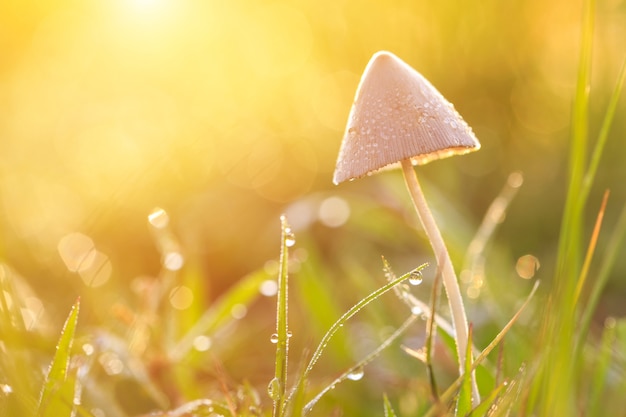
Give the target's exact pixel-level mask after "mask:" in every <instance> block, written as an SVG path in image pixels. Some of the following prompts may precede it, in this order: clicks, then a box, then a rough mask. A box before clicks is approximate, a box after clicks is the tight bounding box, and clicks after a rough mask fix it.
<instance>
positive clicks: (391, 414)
mask: <svg viewBox="0 0 626 417" xmlns="http://www.w3.org/2000/svg"><path fill="white" fill-rule="evenodd" d="M383 404H384V410H385V414H384V416H385V417H396V413H395V411H393V407H392V406H391V403H390V402H389V397H387V394H383Z"/></svg>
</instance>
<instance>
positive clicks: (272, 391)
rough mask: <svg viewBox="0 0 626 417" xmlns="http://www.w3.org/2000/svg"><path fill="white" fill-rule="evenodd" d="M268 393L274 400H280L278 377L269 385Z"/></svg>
mask: <svg viewBox="0 0 626 417" xmlns="http://www.w3.org/2000/svg"><path fill="white" fill-rule="evenodd" d="M267 394H268V395H269V396H270V398H271V399H272V400H274V401H278V400H280V381H279V380H278V378H273V379H272V380H271V381H270V383H269V385H268V386H267Z"/></svg>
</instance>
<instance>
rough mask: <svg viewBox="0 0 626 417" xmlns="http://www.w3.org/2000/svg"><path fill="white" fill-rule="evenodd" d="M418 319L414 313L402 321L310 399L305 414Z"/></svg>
mask: <svg viewBox="0 0 626 417" xmlns="http://www.w3.org/2000/svg"><path fill="white" fill-rule="evenodd" d="M417 319H418V316H416V315H412V316H409V318H407V319H406V320H405V321H404V323H402V325H401V326H400V327H398V328H397V329H396V331H394V332H393V333H392V334H391V335H390V336H389V337H388V338H386V339H385V340H384V341H383V343H381V344H380V345H379V346H378V347H377V348H376V349H374V350H373V351H372V352H370V353H369V354H368V355H367V356H366V357H365V358H363V359H361V360H360V361H358V362H357V363H356V364H355V365H354V366H352V367H350V369H348V370H347V371H345V372H344V373H343V374H341V375H340V376H339V377H337V378H335V380H334V381H333V382H331V383H330V384H328V385H327V386H326V387H325V388H324V389H323V390H322V391H321V392H320V393H319V394H317V395H316V396H315V397H314V398H313V399H312V400H311V401H309V402H308V403H307V405H306V406H305V407H304V413H303V414H305V415H306V414H307V413H309V412H310V411H311V410H312V409H313V407H314V406H315V404H316V403H317V402H318V401H319V400H320V399H321V398H322V397H323V396H324V395H325V394H326V393H328V392H329V391H331V390H332V389H333V388H335V387H336V386H337V384H339V383H341V382H343V381H345V380H346V379H350V376H351V375H355V374H357V373H361V375H362V372H363V368H364V367H365V366H366V365H367V364H368V363H370V362H372V361H373V360H374V359H376V358H377V357H378V355H380V353H381V352H382V351H383V350H385V349H386V348H387V347H389V346H390V345H391V344H392V343H393V342H395V341H396V340H397V339H398V338H399V337H400V336H402V335H403V334H404V332H405V331H406V330H407V329H408V328H409V327H410V326H411V325H412V324H413V323H415V321H416V320H417Z"/></svg>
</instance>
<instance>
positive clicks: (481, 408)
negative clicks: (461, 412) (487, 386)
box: [468, 382, 507, 417]
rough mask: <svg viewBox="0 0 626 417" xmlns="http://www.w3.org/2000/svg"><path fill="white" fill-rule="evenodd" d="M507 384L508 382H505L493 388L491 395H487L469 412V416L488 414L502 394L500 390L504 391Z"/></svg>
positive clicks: (478, 416)
mask: <svg viewBox="0 0 626 417" xmlns="http://www.w3.org/2000/svg"><path fill="white" fill-rule="evenodd" d="M506 386H507V383H506V382H503V383H501V384H500V385H498V386H497V387H496V388H495V389H493V390H492V391H491V392H490V393H489V395H487V397H486V398H484V399H483V400H482V402H481V403H480V404H479V405H478V406H477V407H476V408H474V409H473V410H472V411H471V412H470V413H469V414H468V417H470V416H471V417H482V416H486V415H487V414H488V411H489V409H490V408H491V406H492V405H493V404H494V403H495V402H496V399H497V398H498V395H500V392H502V389H503V388H504V387H506Z"/></svg>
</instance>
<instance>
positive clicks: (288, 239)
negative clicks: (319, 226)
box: [285, 227, 296, 248]
mask: <svg viewBox="0 0 626 417" xmlns="http://www.w3.org/2000/svg"><path fill="white" fill-rule="evenodd" d="M295 244H296V235H294V234H293V232H292V231H291V228H289V227H286V228H285V245H287V247H288V248H290V247H292V246H293V245H295Z"/></svg>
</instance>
